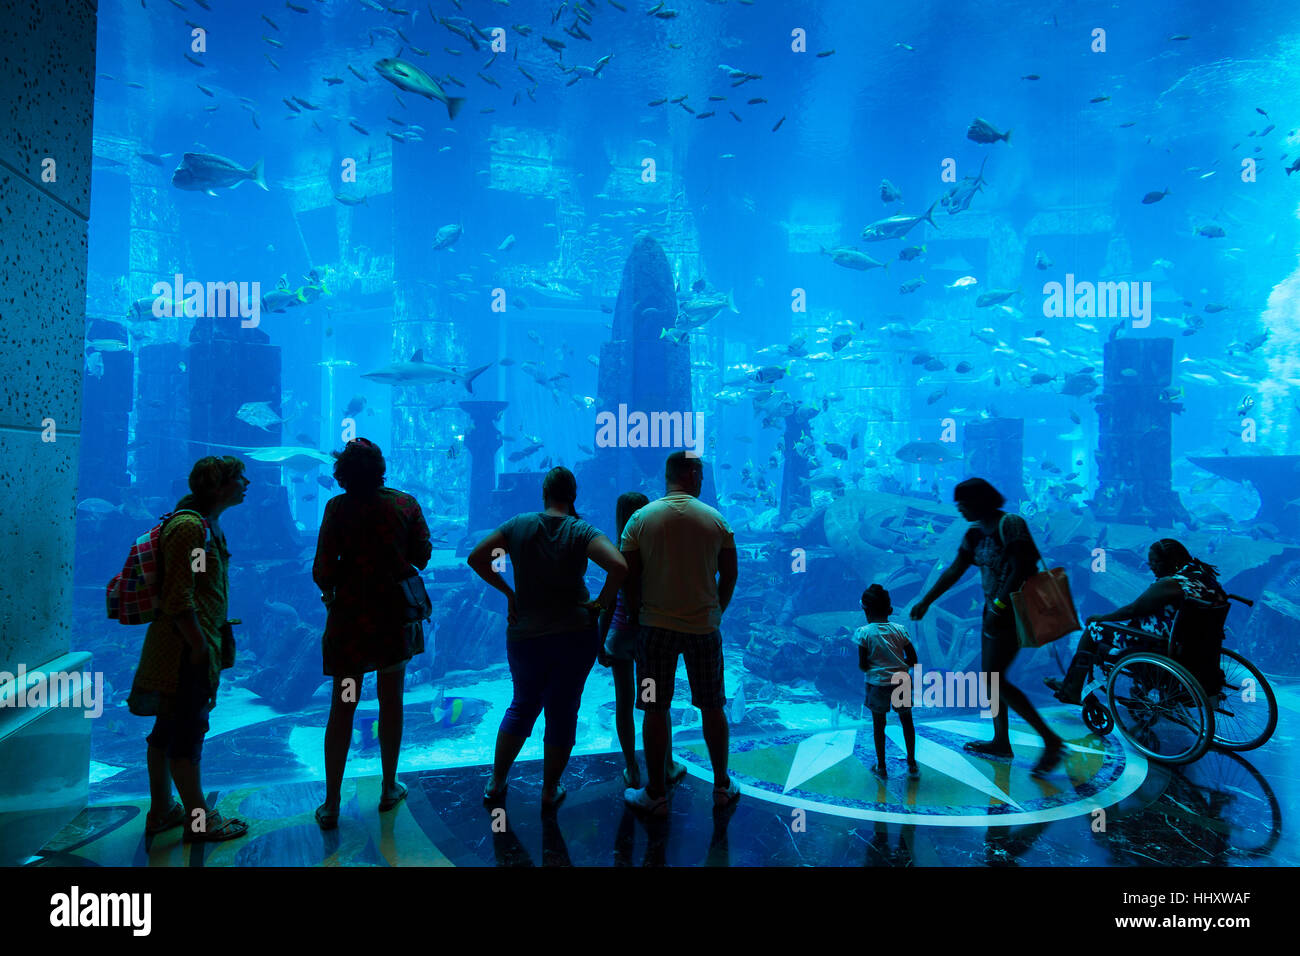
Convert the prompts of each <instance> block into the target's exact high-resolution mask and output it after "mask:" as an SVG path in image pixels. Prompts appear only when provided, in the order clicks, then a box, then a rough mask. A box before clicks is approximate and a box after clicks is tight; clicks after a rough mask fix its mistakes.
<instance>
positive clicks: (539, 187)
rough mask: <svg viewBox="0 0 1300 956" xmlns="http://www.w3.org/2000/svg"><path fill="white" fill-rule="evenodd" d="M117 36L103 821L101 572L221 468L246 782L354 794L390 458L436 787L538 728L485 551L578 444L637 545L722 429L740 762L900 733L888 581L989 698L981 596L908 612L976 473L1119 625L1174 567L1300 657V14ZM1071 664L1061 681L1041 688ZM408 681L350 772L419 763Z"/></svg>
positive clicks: (133, 750) (585, 13)
mask: <svg viewBox="0 0 1300 956" xmlns="http://www.w3.org/2000/svg"><path fill="white" fill-rule="evenodd" d="M98 14H99V39H98V70H99V74H98V78H97V80H96V86H95V112H94V117H95V127H94V156H95V165H96V169H95V175H94V180H93V196H92V214H91V217H90V250H89V257H90V274H89V281H88V295H87V302H86V329H85V419H84V423H83V431H82V435H83V438H82V454H81V473H80V485H79V487H80V492H79V500H78V506H77V538H76V542H77V543H76V566H75V567H76V570H75V573H76V580H77V586H76V633H77V635H78V641H79V644H80V646H82V647H84V648H85V649H87V650H90V651H92V652H93V654H94V660H95V664H96V668H97V670H100V671H102V672H103V673H104V675H105V678H106V682H107V684H106V691H107V693H108V697H109V699H108V703H107V711H106V714H105V717H104V719H102V720H99V721H96V722H95V727H94V739H93V752H92V757H93V762H92V775H91V780H92V787H93V797H94V798H96V799H105V798H111V797H112V796H115V795H116V796H126V795H138V794H141V793H144V792H146V790H147V782H146V776H145V768H144V746H143V742H142V739H141V738H142V737H143V735H144V734H145V733H147V732H148V729H149V721H148V720H146V719H142V718H137V717H133V716H132V715H130V713H129V712H128V711H127V709H126V707H125V699H126V696H127V693H128V691H129V689H130V685H131V679H132V674H133V672H134V668H135V665H136V662H137V660H138V656H139V648H140V642H141V640H142V638H143V628H134V627H124V626H122V625H120V624H119V623H117V622H116V621H113V620H109V619H107V618H106V617H105V610H104V587H105V584H106V582H108V580H109V579H110V578H111V577H112V576H113V575H114V574H116V573H117V572H118V571H119V570H120V568H121V567H122V562H123V560H124V558H125V557H126V552H127V550H128V548H129V546H130V545H131V543H132V541H134V540H135V538H136V537H137V536H139V535H140V534H142V533H143V532H146V531H147V530H148V529H149V528H150V526H151V525H153V524H154V523H156V521H157V519H158V517H159V516H160V515H162V514H164V513H166V512H168V511H170V510H172V509H173V508H174V506H175V503H176V501H177V499H178V498H179V497H180V496H181V495H182V494H183V493H184V492H185V490H186V477H187V475H188V473H189V469H190V467H191V466H192V464H193V463H194V462H195V461H196V460H197V459H198V458H200V457H202V456H204V455H210V454H216V455H225V454H232V455H236V456H238V457H239V458H241V459H242V460H243V461H244V462H245V463H246V464H247V474H248V476H249V477H250V478H251V479H252V485H251V486H250V488H249V492H248V497H247V500H246V501H245V503H244V504H242V505H240V506H239V507H237V508H234V509H232V510H231V511H229V512H228V513H227V514H226V515H225V516H224V517H223V519H222V525H223V528H224V529H225V532H226V535H227V537H228V540H229V543H230V548H231V551H232V553H233V563H232V568H231V575H230V601H231V611H230V614H231V617H233V618H237V619H239V620H240V621H241V622H242V623H241V624H240V626H239V627H238V628H237V629H236V635H237V638H238V641H239V657H238V662H237V663H236V665H235V667H234V668H233V670H230V671H227V672H226V673H225V675H224V679H223V684H222V688H221V693H220V697H219V702H218V705H217V707H216V709H215V710H214V711H213V713H212V715H211V721H212V730H211V733H210V734H209V736H208V740H207V744H206V748H205V755H204V756H205V759H204V763H203V767H204V781H205V784H206V785H208V786H211V787H221V786H229V785H232V784H233V783H236V782H237V783H240V784H250V783H258V782H268V783H270V782H279V781H293V780H319V779H322V778H323V776H324V767H323V756H322V751H323V747H322V740H323V734H324V726H325V720H326V715H327V712H328V707H329V701H328V686H329V685H328V683H327V679H326V678H325V677H323V675H322V672H321V652H320V640H321V633H322V629H323V626H324V621H325V607H324V606H323V605H322V603H321V601H320V594H319V591H318V590H317V589H316V588H315V586H314V585H313V583H312V580H311V571H310V568H311V560H312V556H313V554H314V550H315V542H316V535H317V531H318V528H319V524H320V520H321V516H322V514H323V511H324V506H325V504H326V502H327V501H328V499H329V498H330V497H331V496H332V495H335V494H338V493H340V489H338V488H337V486H336V485H335V483H334V481H333V479H332V459H331V457H330V455H329V453H330V452H331V451H332V450H339V449H341V448H342V446H343V443H344V442H345V441H346V440H348V439H349V438H351V437H354V436H362V437H365V438H368V439H370V440H371V441H374V442H375V443H376V444H378V445H379V446H380V448H381V449H382V450H383V453H384V455H385V457H386V459H387V463H388V479H387V480H388V484H389V485H390V486H393V487H396V488H399V489H402V490H404V491H407V492H410V493H411V494H413V495H414V496H415V497H416V498H417V500H418V501H419V502H420V505H421V507H422V508H423V511H424V514H425V517H426V519H427V521H428V524H429V527H430V529H431V532H432V535H433V541H434V548H435V550H434V556H433V559H432V561H431V562H430V564H429V566H428V568H427V569H426V570H425V571H424V572H423V573H424V580H425V583H426V586H427V589H428V591H429V593H430V595H431V596H432V599H433V601H434V605H435V609H434V614H433V617H432V620H431V621H430V622H429V623H428V624H427V625H426V642H427V649H426V651H425V653H423V654H422V655H420V656H418V657H417V658H415V659H413V660H412V661H411V662H410V664H409V666H408V668H407V674H406V682H407V689H406V698H405V699H406V724H405V738H404V744H403V750H402V764H401V767H402V769H403V770H404V771H406V770H419V769H428V768H437V767H447V766H463V765H471V764H486V763H490V761H491V755H492V747H493V742H494V739H495V735H496V732H497V726H498V723H499V721H500V718H501V716H502V715H503V713H504V710H505V708H506V706H507V705H508V703H509V701H510V694H511V684H510V675H509V671H508V668H507V665H506V653H505V652H506V645H505V626H506V621H505V610H506V608H505V602H504V599H503V598H502V596H501V595H500V594H498V593H497V592H495V591H493V590H492V589H490V588H488V587H487V586H486V585H485V584H484V583H483V582H482V581H481V580H480V579H478V578H477V577H476V576H475V575H474V574H473V573H472V572H471V571H470V570H469V568H468V567H467V566H466V564H465V555H466V554H467V553H468V550H469V548H470V547H472V545H473V544H474V543H475V542H477V541H478V540H479V539H481V538H482V536H483V535H484V534H485V533H487V532H488V531H490V530H491V529H493V528H495V527H497V526H498V525H500V524H501V523H502V522H503V521H504V520H505V519H506V518H508V517H510V516H512V515H514V514H517V513H519V512H523V511H535V510H540V508H541V506H542V505H541V480H542V476H543V475H544V474H545V472H546V471H547V470H548V469H549V468H551V467H552V466H554V465H564V466H566V467H568V468H570V469H572V470H573V471H574V473H575V474H576V475H577V479H578V483H579V488H578V501H577V507H578V510H579V511H580V512H581V513H582V514H583V515H584V516H585V517H587V518H588V519H589V520H591V521H592V522H593V523H595V524H596V525H597V526H598V527H600V528H601V529H602V530H603V531H605V533H607V534H609V535H610V536H611V537H613V536H614V534H615V510H614V509H615V501H616V499H617V497H618V495H619V494H621V493H623V492H626V491H641V492H643V493H645V494H647V495H648V496H650V497H651V498H652V499H653V498H655V497H658V496H660V495H661V494H662V493H663V489H664V482H663V464H664V459H665V457H666V456H667V455H668V453H669V452H670V451H672V450H673V449H674V448H681V447H685V448H688V449H690V450H692V451H694V452H696V453H698V454H699V455H700V456H701V457H702V458H703V460H704V463H705V469H706V479H705V484H704V491H703V494H702V498H703V499H704V500H705V501H707V502H708V503H709V504H711V505H714V506H715V507H717V508H718V509H719V510H720V511H721V512H722V513H723V515H725V517H726V518H727V520H728V521H729V523H730V524H731V526H732V528H733V530H734V532H735V537H736V544H737V548H738V550H739V553H740V562H739V563H740V577H739V583H738V585H737V588H736V592H735V597H734V600H733V602H732V604H731V606H730V608H729V609H728V611H727V613H726V615H725V617H724V619H723V626H722V634H723V641H724V649H725V661H726V665H725V666H726V686H727V694H728V705H727V716H728V720H729V721H730V723H731V730H732V739H733V741H734V740H739V739H742V738H744V737H745V736H746V735H772V734H774V733H780V732H785V731H790V732H795V731H806V730H809V729H814V728H829V727H838V726H840V725H841V722H844V725H845V726H848V725H849V724H851V723H854V722H857V721H860V720H861V719H862V716H863V713H862V677H861V673H860V671H858V669H857V656H856V649H855V647H854V645H853V643H852V641H851V634H852V632H853V630H854V629H855V628H856V627H858V626H859V625H860V624H861V623H862V612H861V611H860V610H859V607H858V602H859V596H860V594H861V592H862V590H863V589H864V588H865V587H866V586H867V585H869V584H871V583H880V584H882V585H883V586H884V587H886V588H888V589H889V591H890V592H891V594H892V597H893V604H894V607H895V609H896V611H895V616H894V619H895V620H897V621H900V622H903V623H906V624H907V626H908V627H909V629H910V631H911V633H912V639H913V641H914V642H915V643H916V645H917V648H918V651H919V653H920V656H921V658H922V660H923V661H924V662H925V665H926V666H927V667H929V668H936V669H945V670H954V671H955V670H968V669H974V668H978V666H979V664H978V661H979V643H980V637H979V633H980V632H979V627H980V607H981V604H982V594H981V591H980V584H979V581H978V576H977V575H976V574H974V573H972V574H969V575H967V576H966V577H965V578H964V579H963V580H962V582H961V583H960V584H959V585H958V586H957V587H955V588H954V589H953V590H951V591H950V592H948V594H946V595H945V596H944V597H943V598H942V599H941V600H940V601H939V602H937V603H936V605H935V607H934V608H933V609H932V611H931V613H930V614H929V615H927V616H926V618H925V619H924V620H922V621H920V622H910V621H908V620H907V616H906V611H907V609H908V608H909V607H910V606H911V605H912V604H913V603H914V602H915V601H916V600H917V598H918V597H919V596H920V594H922V593H923V591H924V589H926V588H927V587H928V586H929V585H930V584H932V583H933V581H934V580H935V579H936V578H937V576H938V574H939V573H940V571H941V570H942V569H943V568H944V567H946V566H947V565H948V563H949V562H951V561H952V559H953V556H954V555H955V553H956V549H957V545H958V542H959V541H960V539H961V537H962V535H963V533H964V531H965V530H966V528H967V527H968V525H967V523H966V522H965V521H964V520H962V519H961V517H960V516H959V515H958V513H957V511H956V509H955V508H954V506H953V500H952V491H953V487H954V485H955V484H956V483H957V482H959V481H961V480H962V479H964V478H966V477H969V476H980V477H983V478H985V479H987V480H988V481H990V482H991V483H992V484H993V485H994V486H996V487H997V488H998V489H999V490H1000V491H1001V492H1002V493H1003V494H1004V495H1005V496H1006V498H1007V499H1008V504H1007V506H1006V507H1007V510H1010V511H1015V512H1018V513H1019V514H1021V515H1023V516H1024V517H1025V518H1026V519H1027V521H1028V523H1029V526H1030V528H1031V529H1032V531H1033V533H1034V535H1035V538H1036V540H1037V542H1038V544H1039V547H1040V549H1041V550H1042V552H1043V554H1044V555H1045V557H1046V558H1047V560H1048V561H1049V563H1050V564H1051V565H1053V566H1060V567H1063V568H1065V569H1066V571H1067V573H1068V574H1069V578H1070V583H1071V587H1072V589H1073V593H1074V597H1075V600H1076V602H1077V604H1078V606H1079V608H1080V611H1081V614H1086V613H1089V612H1097V611H1101V610H1109V609H1111V608H1114V607H1116V606H1118V605H1121V604H1124V603H1126V602H1127V601H1129V600H1131V599H1132V598H1133V597H1134V596H1135V595H1136V594H1138V593H1140V592H1141V590H1142V589H1143V588H1144V587H1146V586H1147V584H1148V583H1149V582H1150V580H1151V578H1150V575H1149V572H1148V571H1147V568H1146V554H1147V547H1148V545H1149V544H1150V543H1151V542H1152V541H1154V540H1156V539H1157V538H1162V537H1174V538H1177V539H1179V540H1181V541H1183V542H1184V543H1185V544H1186V545H1187V547H1188V549H1189V550H1190V551H1191V553H1192V554H1194V555H1196V556H1198V557H1200V558H1202V559H1204V560H1206V561H1207V562H1209V563H1212V564H1214V565H1216V566H1217V567H1218V568H1219V569H1220V573H1221V577H1222V580H1223V581H1224V583H1225V586H1226V587H1227V589H1228V590H1229V591H1233V592H1235V593H1239V594H1244V595H1249V596H1251V597H1253V598H1255V599H1256V602H1255V604H1254V606H1253V607H1250V608H1244V607H1243V608H1236V609H1235V610H1234V611H1233V613H1232V617H1231V618H1230V622H1229V623H1230V627H1231V630H1232V635H1233V640H1234V642H1235V643H1234V646H1235V647H1237V648H1238V649H1239V650H1241V651H1242V652H1243V653H1244V654H1245V655H1247V656H1248V657H1249V658H1250V659H1251V660H1253V661H1254V662H1255V663H1256V664H1257V665H1258V666H1260V667H1261V668H1262V669H1263V670H1265V671H1266V672H1267V673H1269V674H1274V675H1279V676H1281V677H1284V678H1285V677H1294V676H1295V675H1296V674H1297V673H1300V649H1297V645H1296V642H1295V641H1294V639H1293V638H1294V634H1295V633H1296V627H1297V624H1296V619H1297V617H1300V551H1297V547H1298V545H1300V491H1298V490H1297V489H1300V442H1298V438H1300V431H1298V430H1297V428H1298V426H1300V402H1298V401H1297V397H1296V396H1297V394H1298V392H1297V386H1300V261H1298V260H1297V252H1298V251H1300V221H1298V218H1297V214H1298V213H1300V175H1296V173H1298V172H1300V131H1298V130H1297V124H1298V123H1300V29H1297V21H1296V18H1295V12H1294V9H1293V7H1292V5H1291V4H1290V3H1287V2H1283V0H1276V2H1252V3H1246V4H1234V5H1232V8H1231V11H1228V10H1226V9H1224V10H1218V9H1215V8H1214V7H1213V6H1212V5H1205V4H1186V3H1179V2H1173V0H1160V2H1145V3H1131V4H1117V5H1112V4H1100V3H1071V4H1061V3H1041V2H1007V0H1002V2H997V3H992V4H975V3H968V4H966V3H955V4H954V3H946V2H945V3H939V2H933V0H919V2H914V3H908V4H892V3H891V4H886V3H878V2H874V0H870V2H867V0H820V2H807V3H801V4H784V3H779V2H776V0H677V2H669V3H664V2H658V3H652V2H650V0H619V2H615V0H569V2H567V3H563V2H559V0H548V2H547V3H542V2H537V0H433V2H426V0H326V2H322V0H290V2H283V3H277V2H269V0H262V2H258V3H253V2H245V0H115V2H101V3H100V4H99V8H98ZM591 571H592V574H591V575H590V578H589V586H590V587H591V589H592V591H593V593H595V591H596V590H598V588H599V585H600V583H601V581H602V580H603V577H602V576H601V575H600V574H599V573H598V572H597V570H596V568H595V566H594V565H592V566H591ZM508 573H509V572H508ZM1287 634H1290V635H1292V639H1289V640H1286V639H1282V637H1281V636H1282V635H1287ZM1072 640H1074V638H1071V639H1069V640H1066V641H1062V642H1058V643H1057V644H1055V645H1052V646H1051V647H1050V648H1047V649H1040V650H1037V651H1033V652H1026V653H1024V654H1022V655H1021V658H1020V660H1019V661H1018V663H1017V673H1018V674H1019V677H1018V680H1019V682H1020V683H1021V684H1022V685H1023V686H1026V687H1029V686H1031V685H1039V683H1040V682H1039V677H1041V676H1050V675H1053V674H1057V675H1059V674H1060V672H1061V665H1062V663H1063V662H1064V661H1065V660H1066V659H1068V657H1067V655H1068V651H1069V645H1070V643H1071V641H1072ZM678 674H679V681H681V682H682V684H683V689H682V690H681V691H679V692H678V694H677V697H676V700H675V702H674V709H673V712H672V719H673V725H674V728H675V729H676V732H677V733H678V734H679V735H689V734H691V733H693V732H697V731H698V728H699V713H698V711H696V710H695V709H694V708H692V707H691V706H690V705H689V695H688V694H687V693H686V692H685V690H684V682H685V674H684V672H683V671H682V670H680V669H679V671H678ZM374 694H375V690H374V684H373V677H370V678H368V679H367V682H366V685H365V687H364V690H363V701H364V702H363V704H362V708H361V710H360V712H359V719H358V721H357V724H356V732H355V734H354V741H353V750H352V753H351V755H350V758H349V763H348V773H349V775H354V774H368V775H373V774H377V773H378V772H379V753H378V746H377V742H376V739H375V734H374V729H373V724H374V721H373V717H374V716H375V713H376V710H375V702H374ZM613 702H614V693H613V685H612V681H611V677H610V672H609V671H608V670H607V669H605V668H602V667H599V666H597V667H596V668H595V669H594V670H593V672H592V675H591V677H590V678H589V680H588V682H587V685H586V692H585V694H584V696H583V700H582V709H581V713H580V717H579V725H578V742H577V747H576V748H575V752H577V753H595V752H613V751H617V749H618V748H617V741H616V739H615V733H614V719H613V718H614V703H613ZM868 720H869V718H868ZM541 746H542V743H541V734H540V732H536V733H535V734H534V736H533V738H532V739H531V740H530V741H529V743H528V746H527V747H526V748H525V750H524V752H523V755H522V756H523V758H524V759H529V758H534V757H539V756H540V755H541Z"/></svg>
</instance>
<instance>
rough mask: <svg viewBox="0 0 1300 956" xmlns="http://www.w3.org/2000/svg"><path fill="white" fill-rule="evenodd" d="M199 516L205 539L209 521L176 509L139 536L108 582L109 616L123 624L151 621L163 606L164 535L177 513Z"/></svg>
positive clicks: (195, 513)
mask: <svg viewBox="0 0 1300 956" xmlns="http://www.w3.org/2000/svg"><path fill="white" fill-rule="evenodd" d="M183 514H190V515H196V516H197V517H198V518H199V519H200V520H201V521H202V522H203V540H204V543H205V544H206V543H207V540H208V538H209V537H210V536H211V534H212V529H211V528H209V527H208V520H207V519H206V518H204V517H203V516H202V515H201V514H199V513H198V512H197V511H189V510H184V511H173V512H170V513H168V514H165V515H163V516H162V518H160V519H159V521H158V523H157V524H156V525H154V526H153V527H152V528H150V529H149V530H148V531H146V532H145V533H144V534H142V535H140V537H138V538H136V539H135V544H133V545H131V552H130V553H129V554H128V555H127V556H126V563H125V564H124V565H122V571H121V573H120V574H116V575H114V576H113V580H111V581H109V582H108V588H107V592H108V593H107V600H108V616H109V617H110V618H113V619H115V620H116V621H117V622H118V623H119V624H148V623H149V622H150V621H152V620H153V619H154V616H155V615H156V614H157V613H158V608H159V607H160V606H161V605H162V534H163V528H165V527H166V526H167V522H168V521H170V520H171V519H172V518H174V517H175V516H176V515H183Z"/></svg>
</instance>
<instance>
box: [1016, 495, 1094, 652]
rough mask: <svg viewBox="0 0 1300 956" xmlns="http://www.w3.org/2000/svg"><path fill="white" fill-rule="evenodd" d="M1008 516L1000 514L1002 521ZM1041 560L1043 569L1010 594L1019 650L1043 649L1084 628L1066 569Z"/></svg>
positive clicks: (1040, 555) (1040, 556)
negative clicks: (1050, 565)
mask: <svg viewBox="0 0 1300 956" xmlns="http://www.w3.org/2000/svg"><path fill="white" fill-rule="evenodd" d="M1007 517H1008V516H1007V515H1003V516H1002V519H1003V521H1005V520H1006V518H1007ZM998 538H999V539H1002V523H1001V522H998ZM1042 558H1043V556H1042V554H1039V556H1038V559H1039V561H1040V562H1042V565H1043V570H1042V571H1040V572H1037V573H1035V574H1033V575H1031V576H1030V577H1029V578H1028V579H1027V580H1026V581H1025V583H1024V584H1022V585H1021V586H1020V590H1019V591H1014V592H1012V594H1011V609H1012V611H1013V612H1014V614H1015V616H1016V637H1017V639H1018V640H1019V642H1020V646H1021V647H1042V646H1043V645H1045V644H1050V643H1051V642H1052V641H1055V640H1059V639H1060V638H1062V637H1065V635H1067V634H1072V633H1073V632H1075V631H1078V630H1081V629H1082V627H1083V625H1082V624H1080V623H1079V612H1078V611H1076V610H1075V607H1074V598H1073V597H1072V596H1071V594H1070V579H1069V578H1068V577H1067V576H1066V573H1065V568H1051V569H1048V567H1047V563H1046V562H1045V561H1043V560H1042Z"/></svg>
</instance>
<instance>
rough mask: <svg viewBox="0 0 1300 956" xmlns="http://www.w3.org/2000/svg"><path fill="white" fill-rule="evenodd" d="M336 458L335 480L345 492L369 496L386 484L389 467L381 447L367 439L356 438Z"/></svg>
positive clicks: (337, 453) (333, 453) (338, 452)
mask: <svg viewBox="0 0 1300 956" xmlns="http://www.w3.org/2000/svg"><path fill="white" fill-rule="evenodd" d="M330 454H332V455H333V456H334V480H335V481H337V482H338V483H339V487H340V488H342V489H343V490H344V491H349V492H359V493H361V494H367V493H369V492H372V491H377V490H379V488H381V487H382V486H383V484H384V474H385V472H386V471H387V470H388V465H387V463H385V461H384V453H383V452H381V451H380V450H379V446H378V445H376V444H375V443H374V442H372V441H370V440H369V439H366V438H354V439H352V441H350V442H348V443H347V444H346V445H344V446H343V450H342V451H335V452H331V453H330Z"/></svg>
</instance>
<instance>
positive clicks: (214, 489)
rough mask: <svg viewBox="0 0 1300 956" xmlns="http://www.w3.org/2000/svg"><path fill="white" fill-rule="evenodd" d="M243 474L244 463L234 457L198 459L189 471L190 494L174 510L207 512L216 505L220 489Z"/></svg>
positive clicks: (214, 456)
mask: <svg viewBox="0 0 1300 956" xmlns="http://www.w3.org/2000/svg"><path fill="white" fill-rule="evenodd" d="M243 473H244V463H243V462H242V461H240V460H239V459H238V458H236V457H235V456H234V455H224V456H222V457H221V458H218V457H217V456H216V455H208V456H207V457H206V458H200V459H199V460H198V461H196V462H195V463H194V467H193V468H191V469H190V482H189V483H190V493H189V494H188V495H186V496H185V497H183V498H182V499H181V500H180V502H178V503H177V505H176V510H177V511H182V510H189V509H193V510H196V511H201V512H207V511H208V510H209V509H211V508H212V507H213V505H215V504H216V503H217V495H218V493H219V492H220V491H221V489H222V488H223V487H224V486H225V485H226V484H227V483H228V482H230V481H233V480H234V479H235V478H238V477H239V476H240V475H242V474H243Z"/></svg>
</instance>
